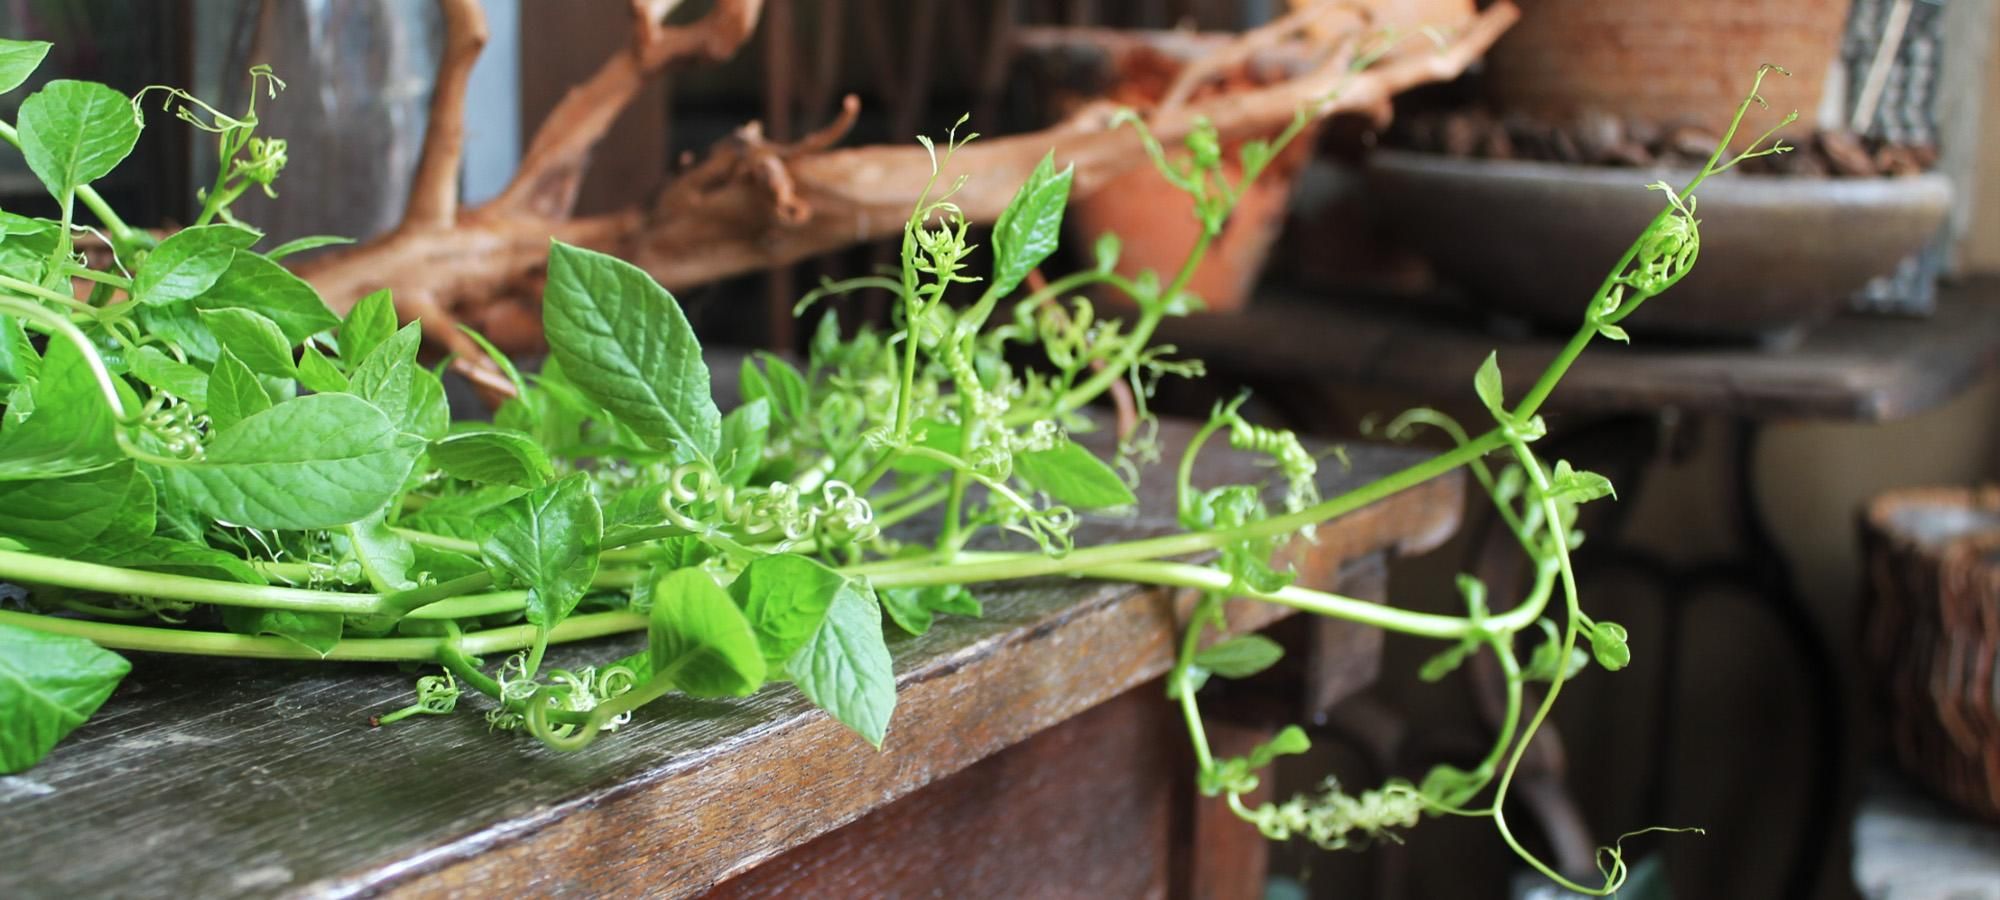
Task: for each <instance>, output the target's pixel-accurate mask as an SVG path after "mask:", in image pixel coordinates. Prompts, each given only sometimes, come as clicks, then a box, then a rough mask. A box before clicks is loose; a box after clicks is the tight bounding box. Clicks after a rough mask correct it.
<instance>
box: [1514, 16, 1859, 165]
mask: <svg viewBox="0 0 2000 900" xmlns="http://www.w3.org/2000/svg"><path fill="white" fill-rule="evenodd" d="M1849 5H1850V4H1849V0H1676V2H1663V0H1521V7H1522V16H1521V21H1520V23H1519V24H1516V25H1515V26H1514V27H1513V28H1512V29H1511V30H1509V31H1508V32H1507V34H1506V35H1505V36H1503V37H1502V38H1501V39H1500V41H1499V42H1498V43H1496V44H1494V46H1493V49H1492V51H1491V52H1489V53H1488V54H1487V57H1486V62H1487V68H1486V78H1485V88H1486V90H1487V92H1488V93H1489V96H1490V97H1491V99H1492V100H1493V102H1494V103H1495V105H1496V106H1498V107H1499V108H1500V109H1502V110H1504V111H1506V112H1512V113H1525V114H1528V115H1531V116H1534V117H1535V118H1539V119H1543V120H1546V121H1563V120H1566V119H1568V118H1570V117H1573V116H1575V115H1577V114H1578V113H1581V112H1584V111H1586V110H1597V111H1601V112H1609V113H1612V114H1614V115H1620V116H1630V115H1646V116H1650V117H1652V118H1654V119H1655V120H1656V121H1658V122H1662V123H1667V122H1684V123H1687V124H1694V125H1699V126H1701V127H1703V128H1705V129H1708V130H1711V131H1714V132H1716V133H1718V134H1719V133H1720V132H1721V129H1722V128H1724V127H1725V126H1727V125H1728V124H1729V116H1730V115H1731V114H1732V113H1733V112H1734V111H1735V109H1736V105H1737V104H1738V103H1740V102H1742V100H1743V95H1744V92H1745V91H1747V90H1748V89H1749V87H1750V80H1751V78H1752V77H1754V75H1755V73H1756V71H1757V67H1758V66H1759V65H1761V64H1763V63H1774V64H1777V65H1780V66H1783V67H1785V68H1786V69H1787V70H1789V71H1790V72H1791V73H1792V75H1791V77H1790V78H1780V77H1773V78H1771V79H1769V80H1767V81H1766V82H1765V85H1764V91H1763V93H1764V96H1765V98H1766V99H1767V100H1769V101H1770V103H1771V106H1772V107H1773V108H1775V109H1780V110H1792V109H1796V110H1798V111H1799V115H1800V116H1801V120H1802V121H1804V122H1807V123H1813V122H1816V121H1817V113H1818V110H1819V107H1820V99H1821V95H1822V94H1823V93H1824V92H1825V87H1826V80H1827V75H1828V73H1829V72H1830V71H1831V70H1832V68H1833V65H1834V63H1835V60H1836V57H1837V55H1838V52H1839V50H1840V40H1841V34H1842V33H1843V31H1844V29H1845V28H1846V24H1847V12H1848V7H1849Z"/></svg>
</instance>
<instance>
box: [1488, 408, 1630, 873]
mask: <svg viewBox="0 0 2000 900" xmlns="http://www.w3.org/2000/svg"><path fill="white" fill-rule="evenodd" d="M1513 449H1514V455H1515V456H1516V457H1517V458H1518V459H1519V460H1520V462H1521V467H1522V468H1523V469H1525V470H1527V472H1528V476H1529V478H1530V479H1531V480H1532V481H1533V482H1534V485H1535V489H1536V490H1537V491H1538V492H1539V493H1540V494H1541V495H1542V516H1543V527H1544V528H1546V529H1547V530H1548V535H1549V540H1550V542H1551V545H1552V546H1553V547H1554V548H1555V558H1556V561H1557V564H1558V565H1559V566H1560V569H1561V573H1562V586H1563V600H1564V602H1565V604H1566V605H1567V606H1568V610H1569V616H1568V623H1567V624H1566V625H1565V626H1564V628H1563V643H1562V653H1561V655H1559V656H1558V657H1557V659H1558V660H1562V661H1564V662H1567V661H1568V659H1569V658H1570V656H1571V655H1572V654H1573V653H1575V652H1576V640H1577V636H1578V634H1579V632H1580V631H1581V626H1582V622H1583V609H1582V606H1581V605H1580V603H1579V601H1578V593H1577V587H1576V572H1575V570H1574V569H1572V568H1571V566H1570V559H1569V536H1568V535H1567V534H1565V533H1564V525H1563V522H1562V515H1561V510H1560V509H1559V508H1558V507H1557V505H1556V502H1555V500H1554V499H1553V498H1551V497H1550V496H1549V495H1548V492H1549V481H1548V476H1547V475H1546V474H1545V473H1544V472H1543V471H1542V466H1541V463H1540V462H1539V461H1538V460H1536V459H1535V457H1534V454H1533V453H1532V452H1530V451H1529V450H1528V446H1527V444H1525V443H1522V442H1520V441H1518V440H1517V441H1514V442H1513ZM1564 668H1565V667H1564V666H1558V667H1557V669H1556V673H1555V677H1554V678H1552V679H1551V680H1550V681H1549V690H1548V693H1547V694H1545V695H1543V697H1542V702H1541V704H1540V705H1539V706H1537V707H1536V708H1535V714H1534V716H1533V717H1532V718H1530V719H1529V720H1528V725H1527V727H1526V728H1525V729H1523V730H1522V733H1521V740H1520V742H1519V743H1517V744H1515V746H1514V752H1513V753H1512V754H1511V755H1509V756H1508V758H1507V765H1506V768H1505V769H1504V770H1503V771H1502V772H1501V775H1500V785H1499V787H1498V788H1496V789H1495V791H1494V794H1493V824H1494V826H1495V827H1496V828H1497V829H1498V830H1499V832H1500V838H1501V840H1503V841H1505V842H1506V844H1507V846H1508V848H1510V849H1512V850H1513V851H1514V854H1515V855H1516V856H1518V857H1520V858H1521V860H1522V861H1524V862H1526V863H1527V864H1528V865H1530V866H1532V867H1534V869H1535V870H1536V871H1538V872H1541V873H1542V874H1543V875H1544V876H1547V877H1548V878H1549V880H1551V881H1554V882H1556V883H1557V884H1559V885H1561V886H1563V887H1564V888H1567V889H1569V890H1572V891H1576V892H1577V893H1580V894H1589V895H1592V896H1598V897H1602V896H1606V895H1609V894H1612V893H1614V892H1616V891H1617V890H1618V888H1619V887H1620V886H1621V885H1622V883H1623V881H1624V879H1623V878H1622V877H1620V876H1621V875H1622V873H1620V872H1616V871H1614V872H1612V873H1608V874H1607V875H1606V877H1605V883H1604V884H1603V885H1600V886H1598V887H1586V886H1584V885H1581V884H1578V883H1576V882H1574V881H1571V880H1570V879H1569V878H1567V877H1564V876H1563V874H1562V873H1560V872H1557V871H1556V870H1555V868H1554V867H1552V866H1550V865H1549V864H1548V863H1546V862H1543V861H1542V860H1541V859H1540V858H1539V857H1536V856H1535V855H1534V854H1533V853H1531V852H1529V851H1528V849H1527V848H1526V847H1523V846H1522V845H1521V842H1520V840H1519V839H1517V838H1515V837H1514V832H1513V830H1512V829H1510V828H1509V827H1508V825H1507V809H1506V807H1507V792H1508V790H1509V789H1510V788H1512V787H1513V783H1514V773H1515V772H1516V771H1518V770H1519V769H1520V767H1521V758H1522V757H1523V756H1525V755H1526V754H1527V752H1528V745H1530V744H1532V743H1533V742H1534V740H1535V734H1536V732H1538V731H1540V730H1541V727H1542V723H1543V722H1544V721H1546V720H1547V719H1548V717H1549V713H1550V712H1551V711H1552V710H1553V709H1554V708H1555V703H1556V697H1557V696H1558V695H1560V694H1561V693H1562V688H1563V683H1564V681H1565V680H1566V679H1565V678H1564V677H1563V676H1564Z"/></svg>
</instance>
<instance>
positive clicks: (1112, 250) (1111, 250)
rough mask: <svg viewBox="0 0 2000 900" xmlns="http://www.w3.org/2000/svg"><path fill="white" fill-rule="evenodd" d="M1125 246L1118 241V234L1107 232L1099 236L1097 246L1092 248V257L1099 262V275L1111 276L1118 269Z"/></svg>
mask: <svg viewBox="0 0 2000 900" xmlns="http://www.w3.org/2000/svg"><path fill="white" fill-rule="evenodd" d="M1123 249H1124V244H1123V243H1122V242H1120V241H1119V240H1118V233H1117V232H1115V231H1107V232H1105V233H1103V234H1100V235H1098V236H1097V245H1096V246H1094V247H1092V248H1091V255H1092V257H1093V258H1094V259H1096V260H1097V273H1098V274H1100V275H1109V274H1111V271H1112V270H1113V269H1116V268H1118V255H1119V253H1120V252H1122V251H1123Z"/></svg>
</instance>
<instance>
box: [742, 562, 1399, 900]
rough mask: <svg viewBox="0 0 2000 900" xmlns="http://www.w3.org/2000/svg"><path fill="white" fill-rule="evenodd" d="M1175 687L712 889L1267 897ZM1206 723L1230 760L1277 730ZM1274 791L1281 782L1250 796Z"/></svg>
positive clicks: (1224, 721)
mask: <svg viewBox="0 0 2000 900" xmlns="http://www.w3.org/2000/svg"><path fill="white" fill-rule="evenodd" d="M1383 572H1384V565H1383V561H1382V559H1381V555H1380V554H1376V555H1371V556H1369V557H1368V558H1366V559H1362V560H1357V561H1355V562H1354V563H1352V564H1350V565H1349V566H1347V567H1345V568H1344V569H1343V570H1342V571H1341V573H1340V575H1339V577H1338V580H1337V581H1335V582H1334V583H1333V584H1334V588H1335V589H1336V590H1338V591H1339V592H1341V593H1343V594H1347V595H1349V596H1364V597H1366V596H1378V594H1375V593H1371V591H1373V590H1375V589H1376V588H1379V586H1380V583H1381V581H1382V574H1383ZM1302 577H1307V578H1315V576H1314V575H1312V574H1309V573H1304V572H1302ZM1316 580H1321V581H1324V579H1316ZM1319 621H1324V622H1328V623H1329V624H1330V625H1331V626H1332V628H1331V629H1329V630H1331V631H1334V632H1351V633H1354V634H1356V635H1357V636H1358V635H1372V639H1371V638H1364V639H1363V640H1362V641H1361V643H1363V644H1366V643H1368V641H1369V640H1372V641H1373V643H1375V644H1378V645H1379V643H1380V636H1381V634H1380V632H1377V631H1374V630H1373V629H1368V628H1362V627H1360V626H1358V625H1355V624H1353V623H1350V622H1338V621H1335V620H1316V622H1319ZM1338 640H1339V642H1340V643H1341V644H1342V645H1343V646H1351V645H1352V644H1353V643H1355V642H1353V641H1349V640H1346V639H1338ZM1378 662H1379V656H1378V655H1366V654H1364V659H1355V660H1350V661H1348V663H1347V664H1346V665H1345V666H1344V667H1342V668H1341V670H1340V672H1339V675H1338V677H1336V678H1335V679H1333V680H1331V681H1329V682H1327V683H1320V682H1313V683H1310V684H1309V685H1308V686H1307V691H1308V693H1322V692H1328V691H1339V692H1341V694H1342V695H1343V696H1344V695H1346V694H1351V693H1353V692H1355V691H1358V690H1360V689H1361V688H1362V687H1363V686H1365V685H1366V684H1367V683H1369V682H1371V681H1373V679H1374V677H1375V672H1376V671H1377V669H1376V666H1375V664H1376V663H1378ZM1364 670H1365V671H1364ZM1165 691H1166V687H1165V684H1164V682H1163V681H1161V680H1159V679H1155V680H1153V681H1150V682H1147V683H1146V684H1143V685H1140V686H1139V687H1137V688H1135V689H1133V690H1131V691H1127V692H1126V693H1124V694H1121V695H1119V696H1118V697H1116V698H1113V699H1111V700H1108V701H1105V702H1104V703H1102V704H1099V705H1098V706H1096V707H1094V708H1092V709H1091V710H1089V711H1087V712H1085V713H1082V714H1080V715H1078V716H1076V717H1075V718H1072V719H1070V720H1069V721H1067V722H1064V723H1062V724H1060V725H1057V726H1055V727H1054V728H1051V729H1048V730H1046V731H1043V732H1042V733H1040V734H1037V735H1036V736H1034V737H1032V738H1029V739H1028V740H1026V741H1024V742H1022V743H1020V744H1016V745H1014V746H1012V747H1009V748H1007V749H1006V750H1003V751H1001V752H999V753H997V754H995V755H993V756H991V757H988V758H987V759H985V760H984V761H982V762H979V763H977V764H975V765H973V766H972V767H971V768H968V769H966V770H964V771H962V772H959V773H958V774H955V775H952V776H950V777H948V778H945V779H943V780H941V781H937V782H934V783H932V784H930V785H927V786H925V787H923V788H922V789H920V790H918V791H916V792H915V793H913V794H911V795H909V796H907V797H905V798H903V799H901V800H898V801H896V802H895V803H892V804H890V805H888V806H885V807H882V808H880V809H877V810H875V811H874V812H871V813H869V814H868V815H866V816H865V817H863V818H862V819H860V820H859V821H856V822H854V823H853V824H850V825H847V826H846V827H843V828H840V829H838V830H836V831H833V832H830V833H828V834H825V835H821V836H820V837H818V838H815V839H813V840H812V841H809V842H807V843H806V844H804V845H802V846H800V847H798V848H795V849H793V850H791V851H789V852H787V853H784V854H781V855H779V856H778V857H777V858H775V859H773V860H771V861H769V862H767V863H765V864H764V865H762V866H759V867H757V868H754V869H751V870H750V871H749V872H746V873H744V874H743V875H741V876H738V877H736V878H732V879H730V880H728V881H725V882H723V883H722V884H721V885H720V886H718V887H717V888H716V890H714V891H712V892H711V893H710V894H708V895H707V896H708V897H709V898H710V900H717V898H737V897H863V896H877V897H961V896H986V897H1066V896H1074V897H1084V896H1089V897H1141V896H1161V895H1162V894H1163V893H1164V894H1165V895H1166V896H1185V897H1190V898H1203V900H1255V898H1258V897H1261V896H1263V886H1264V878H1265V871H1266V868H1267V866H1266V862H1267V859H1268V856H1269V851H1268V844H1267V842H1266V841H1265V840H1264V838H1263V837H1262V835H1260V834H1259V833H1258V832H1257V830H1256V829H1255V828H1252V827H1250V826H1249V825H1247V824H1244V823H1243V822H1242V821H1241V820H1239V819H1237V818H1236V816H1235V815H1234V814H1233V813H1232V812H1230V810H1229V809H1228V806H1227V804H1226V802H1225V801H1223V800H1222V799H1220V798H1198V797H1197V796H1196V792H1195V790H1194V782H1193V766H1194V759H1193V755H1192V752H1191V751H1190V749H1189V747H1188V745H1187V730H1186V729H1187V726H1186V724H1185V723H1183V722H1182V721H1181V719H1180V716H1179V714H1178V711H1177V709H1176V708H1175V707H1174V706H1173V705H1172V704H1169V703H1163V702H1161V700H1162V697H1163V696H1164V694H1165ZM1214 702H1216V703H1217V704H1218V705H1219V706H1221V707H1226V706H1227V704H1228V700H1227V699H1221V700H1217V701H1214ZM1207 718H1208V722H1207V726H1208V736H1209V740H1210V741H1211V742H1212V743H1213V746H1214V748H1215V751H1216V753H1218V754H1220V755H1224V756H1241V755H1243V754H1246V753H1248V752H1249V751H1250V749H1251V748H1252V747H1254V746H1256V745H1257V744H1259V743H1261V742H1263V741H1265V740H1268V739H1269V738H1270V736H1271V735H1272V733H1274V732H1275V730H1276V728H1277V727H1278V726H1276V725H1274V724H1271V723H1268V722H1254V723H1251V722H1237V721H1234V720H1233V719H1232V717H1231V716H1230V715H1229V714H1228V713H1226V712H1224V713H1221V714H1218V715H1214V716H1209V717H1207ZM1268 794H1269V789H1268V785H1267V786H1266V788H1264V789H1261V790H1260V791H1259V793H1258V794H1257V795H1256V796H1254V797H1253V798H1251V800H1250V802H1252V803H1256V802H1261V801H1262V800H1263V799H1267V797H1268ZM1023 860H1033V861H1034V863H1035V864H1034V865H1022V864H1021V863H1022V861H1023Z"/></svg>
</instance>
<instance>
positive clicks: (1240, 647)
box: [1194, 634, 1285, 678]
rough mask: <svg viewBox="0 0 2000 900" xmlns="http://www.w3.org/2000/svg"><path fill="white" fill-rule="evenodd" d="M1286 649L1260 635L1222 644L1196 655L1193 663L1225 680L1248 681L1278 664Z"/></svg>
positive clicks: (1232, 639) (1240, 637)
mask: <svg viewBox="0 0 2000 900" xmlns="http://www.w3.org/2000/svg"><path fill="white" fill-rule="evenodd" d="M1284 655H1285V648H1283V647H1280V646H1278V642H1277V641H1274V640H1271V639H1270V638H1267V637H1264V636H1263V635H1261V634H1246V635H1242V636H1239V637H1233V638H1230V639H1228V640H1226V641H1220V642H1218V643H1215V644H1211V645H1210V646H1208V647H1206V648H1203V649H1202V650H1201V651H1200V652H1198V653H1196V654H1195V655H1194V664H1195V665H1197V666H1200V667H1202V668H1204V669H1207V670H1208V671H1210V672H1214V673H1215V674H1217V675H1220V676H1222V677H1224V678H1248V677H1250V676H1252V675H1255V674H1257V673H1258V672H1262V671H1264V670H1265V669H1268V668H1270V667H1271V666H1273V665H1275V664H1276V663H1277V662H1278V660H1279V659H1281V658H1283V657H1284Z"/></svg>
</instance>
